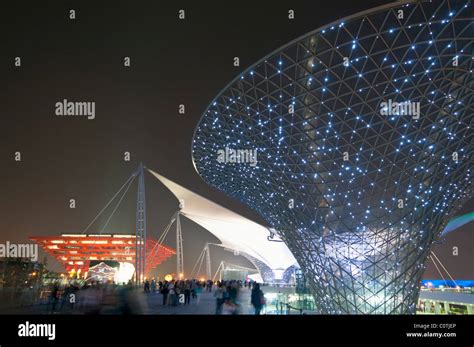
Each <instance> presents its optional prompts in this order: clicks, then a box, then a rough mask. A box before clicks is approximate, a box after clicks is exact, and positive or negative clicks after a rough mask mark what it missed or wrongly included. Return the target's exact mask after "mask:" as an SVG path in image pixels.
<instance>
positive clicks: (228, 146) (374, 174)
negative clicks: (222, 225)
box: [192, 0, 474, 314]
mask: <svg viewBox="0 0 474 347" xmlns="http://www.w3.org/2000/svg"><path fill="white" fill-rule="evenodd" d="M472 14H473V11H472V7H471V3H470V1H448V0H441V1H431V2H424V1H423V2H421V1H420V2H397V3H394V4H390V5H386V6H382V7H379V8H376V9H374V10H371V11H366V12H364V13H360V14H357V15H354V16H352V17H349V18H347V19H345V20H341V21H338V22H336V23H332V24H330V25H328V26H325V27H323V28H320V29H317V30H315V31H313V32H310V33H308V34H306V35H304V36H303V37H301V38H299V39H297V40H295V41H292V42H290V43H289V44H287V45H285V46H284V47H282V48H280V49H279V50H277V51H275V52H273V53H271V54H270V55H268V56H266V57H265V58H263V59H262V60H261V61H259V62H257V63H256V64H255V65H253V66H251V67H250V68H249V69H247V70H246V71H244V72H243V73H242V74H241V75H240V76H238V77H237V78H236V79H235V80H234V81H232V82H231V83H230V84H229V85H227V86H226V87H225V88H224V90H222V91H221V93H219V95H218V96H217V97H216V98H215V99H214V100H213V101H212V102H211V103H210V105H209V106H208V108H207V109H206V111H205V112H204V114H203V116H202V118H201V120H200V121H199V123H198V125H197V127H196V130H195V134H194V138H193V142H192V156H193V162H194V165H195V168H196V170H197V172H198V173H199V175H200V176H201V177H202V178H203V179H204V180H205V181H206V182H207V183H209V184H210V185H212V186H214V187H217V188H218V189H220V190H222V191H224V192H226V193H227V194H229V195H231V196H233V197H234V198H237V199H238V200H240V201H242V202H244V203H246V204H247V205H249V206H250V207H251V208H253V209H255V210H256V211H258V212H259V213H260V214H261V215H262V217H263V218H265V219H266V220H267V221H268V223H270V224H271V226H272V227H273V228H275V229H276V230H278V232H279V235H280V237H281V238H282V240H284V242H285V243H286V244H287V245H288V247H289V248H290V250H291V251H292V253H293V254H294V256H295V258H296V259H297V261H298V263H299V265H300V266H301V270H302V271H303V272H304V274H305V277H306V279H307V281H308V285H309V289H310V291H311V293H312V294H313V296H314V298H315V305H316V310H317V312H319V313H328V314H407V313H415V309H416V303H417V300H418V295H419V287H420V281H421V276H422V274H423V271H424V264H425V261H426V259H427V256H428V255H429V252H430V247H431V245H432V243H433V241H434V240H435V239H436V238H437V236H438V235H439V234H440V233H441V231H442V230H443V228H444V227H445V226H446V224H447V222H448V220H449V219H450V218H451V217H452V215H453V213H454V212H455V211H456V209H457V208H459V207H460V206H461V205H462V203H463V202H464V201H466V200H467V199H468V198H469V197H470V196H471V189H472V155H473V154H474V153H473V152H474V146H473V131H472V126H473V117H472V115H473V107H472V105H473V102H472V101H473V92H472V90H473V87H474V82H473V81H474V79H473V76H472V69H473V60H472V57H471V54H472V49H473V47H472V45H473V39H472V38H473V35H472V33H473V18H472V17H473V15H472Z"/></svg>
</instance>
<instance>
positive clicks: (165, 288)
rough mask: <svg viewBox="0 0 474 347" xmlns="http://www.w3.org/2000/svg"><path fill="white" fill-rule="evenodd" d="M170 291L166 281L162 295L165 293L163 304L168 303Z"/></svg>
mask: <svg viewBox="0 0 474 347" xmlns="http://www.w3.org/2000/svg"><path fill="white" fill-rule="evenodd" d="M169 292H170V290H169V289H168V283H166V282H165V283H164V284H163V285H162V289H161V295H163V306H165V305H166V304H167V301H168V294H169Z"/></svg>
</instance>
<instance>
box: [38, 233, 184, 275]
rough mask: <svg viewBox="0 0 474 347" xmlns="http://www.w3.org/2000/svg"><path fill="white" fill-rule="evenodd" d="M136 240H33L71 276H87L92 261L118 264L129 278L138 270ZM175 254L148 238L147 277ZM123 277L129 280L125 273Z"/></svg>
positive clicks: (87, 236)
mask: <svg viewBox="0 0 474 347" xmlns="http://www.w3.org/2000/svg"><path fill="white" fill-rule="evenodd" d="M135 239H136V236H135V235H129V234H62V235H61V236H31V237H30V240H33V241H35V242H36V243H38V244H39V245H40V246H41V247H42V248H43V250H44V251H45V252H46V253H47V254H49V255H51V256H52V257H54V258H56V259H57V260H58V261H59V262H60V263H61V264H62V265H63V266H64V268H65V270H66V271H67V272H68V274H69V275H70V276H78V277H81V276H83V277H84V276H86V277H87V275H86V273H87V272H88V271H89V268H90V266H91V262H92V263H98V264H97V265H100V264H101V263H102V262H103V261H108V262H110V261H114V262H117V263H118V264H119V265H120V266H119V269H120V268H121V269H124V271H125V272H126V273H128V274H129V278H128V279H130V278H131V277H132V275H133V273H134V271H135V267H134V264H135V260H136V259H135V253H136V245H137V243H136V242H135ZM138 245H140V242H138ZM174 254H176V251H175V250H174V249H172V248H170V247H167V246H165V245H163V244H158V243H157V242H156V241H155V240H153V239H150V238H148V239H147V247H146V267H145V274H148V273H149V271H150V270H151V269H153V268H155V267H156V266H157V265H159V264H160V263H162V262H163V261H165V260H166V259H168V258H169V257H171V256H172V255H174ZM93 265H94V264H93ZM94 266H95V265H94ZM130 268H132V269H131V270H130ZM81 274H82V275H81ZM119 278H120V279H121V280H122V281H126V280H125V279H124V277H123V276H122V275H121V274H119ZM128 279H127V280H128Z"/></svg>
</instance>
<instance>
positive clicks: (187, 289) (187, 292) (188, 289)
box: [184, 281, 191, 305]
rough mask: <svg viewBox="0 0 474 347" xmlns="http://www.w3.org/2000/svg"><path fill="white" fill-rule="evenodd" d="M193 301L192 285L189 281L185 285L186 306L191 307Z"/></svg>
mask: <svg viewBox="0 0 474 347" xmlns="http://www.w3.org/2000/svg"><path fill="white" fill-rule="evenodd" d="M190 301H191V285H190V284H189V281H186V283H185V285H184V304H185V305H189V303H190Z"/></svg>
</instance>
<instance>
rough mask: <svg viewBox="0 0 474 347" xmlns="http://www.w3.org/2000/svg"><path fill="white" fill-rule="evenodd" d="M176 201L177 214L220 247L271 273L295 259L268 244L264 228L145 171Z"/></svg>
mask: <svg viewBox="0 0 474 347" xmlns="http://www.w3.org/2000/svg"><path fill="white" fill-rule="evenodd" d="M148 171H149V172H150V173H151V174H152V175H153V176H155V177H156V178H157V179H158V180H159V181H160V182H161V183H163V185H165V186H166V187H167V188H168V189H169V190H170V191H171V193H173V194H174V195H175V196H176V198H177V199H178V200H182V201H183V202H184V204H183V208H182V209H181V213H182V214H183V215H184V216H186V217H187V218H189V219H191V220H193V221H194V222H196V223H197V224H199V225H200V226H202V227H203V228H205V229H206V230H208V231H209V232H210V233H212V234H213V235H214V236H216V237H217V238H218V239H219V240H220V241H221V242H222V245H223V246H224V247H226V248H229V249H232V250H234V251H239V252H243V253H247V254H249V255H251V256H252V257H255V258H256V259H258V260H260V261H262V262H263V263H265V264H266V265H268V267H270V268H271V269H272V270H280V271H281V270H285V269H287V268H288V267H290V266H292V265H295V264H296V260H295V258H294V257H293V254H291V252H290V250H289V249H288V247H287V246H286V245H285V244H284V243H283V242H272V241H268V239H267V236H268V235H269V234H270V232H269V230H268V228H266V227H264V226H263V225H260V224H258V223H255V222H253V221H251V220H249V219H247V218H245V217H242V216H241V215H239V214H237V213H235V212H232V211H231V210H229V209H227V208H225V207H222V206H220V205H218V204H216V203H214V202H212V201H210V200H208V199H206V198H204V197H202V196H200V195H199V194H196V193H194V192H192V191H190V190H188V189H186V188H184V187H182V186H180V185H179V184H177V183H175V182H173V181H171V180H169V179H167V178H166V177H163V176H161V175H160V174H158V173H156V172H154V171H152V170H150V169H148Z"/></svg>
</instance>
